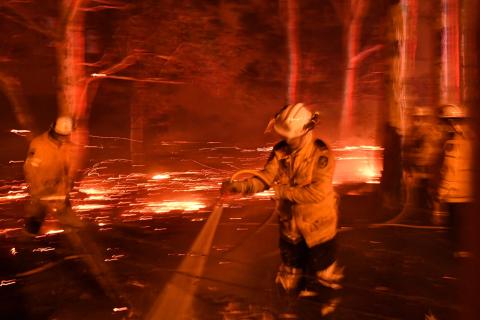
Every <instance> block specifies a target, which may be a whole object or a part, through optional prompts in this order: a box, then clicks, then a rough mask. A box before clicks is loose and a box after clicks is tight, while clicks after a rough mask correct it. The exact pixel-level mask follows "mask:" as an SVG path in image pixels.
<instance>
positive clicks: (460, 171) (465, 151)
mask: <svg viewBox="0 0 480 320" xmlns="http://www.w3.org/2000/svg"><path fill="white" fill-rule="evenodd" d="M472 170H473V139H472V138H471V137H468V135H465V134H460V133H455V134H454V136H453V138H452V139H449V140H447V142H446V143H445V145H444V159H443V165H442V170H441V182H440V186H439V190H438V197H439V199H440V200H441V201H443V202H471V201H472V200H473V194H472V193H473V191H472Z"/></svg>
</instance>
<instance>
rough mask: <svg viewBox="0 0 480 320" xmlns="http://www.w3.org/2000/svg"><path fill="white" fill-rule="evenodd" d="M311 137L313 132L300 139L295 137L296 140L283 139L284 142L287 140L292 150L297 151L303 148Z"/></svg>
mask: <svg viewBox="0 0 480 320" xmlns="http://www.w3.org/2000/svg"><path fill="white" fill-rule="evenodd" d="M310 137H311V132H308V133H307V134H304V135H302V136H300V137H295V138H287V137H282V139H283V140H285V141H286V142H287V144H288V146H289V148H290V149H291V150H297V149H298V148H301V147H303V145H304V144H305V142H307V140H308V139H309V138H310Z"/></svg>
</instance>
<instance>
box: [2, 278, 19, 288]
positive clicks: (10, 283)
mask: <svg viewBox="0 0 480 320" xmlns="http://www.w3.org/2000/svg"><path fill="white" fill-rule="evenodd" d="M15 283H17V281H16V280H14V279H12V280H2V281H1V282H0V287H6V286H10V285H12V284H15Z"/></svg>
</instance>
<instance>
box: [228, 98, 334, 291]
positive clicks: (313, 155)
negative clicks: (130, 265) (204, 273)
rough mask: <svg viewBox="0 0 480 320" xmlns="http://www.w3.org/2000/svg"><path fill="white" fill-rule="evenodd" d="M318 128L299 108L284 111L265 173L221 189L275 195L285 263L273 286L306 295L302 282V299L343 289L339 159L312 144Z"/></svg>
mask: <svg viewBox="0 0 480 320" xmlns="http://www.w3.org/2000/svg"><path fill="white" fill-rule="evenodd" d="M317 123H318V113H315V114H312V113H311V111H310V110H308V109H307V108H306V107H305V106H304V105H303V104H301V103H297V104H292V105H288V106H286V107H284V108H283V109H281V110H280V111H279V112H278V113H277V114H276V116H275V117H274V118H273V119H272V120H271V121H270V123H269V125H268V127H267V131H270V130H271V129H273V130H274V131H275V132H276V133H277V134H278V135H279V136H280V137H281V139H282V140H281V141H280V142H279V143H277V144H276V145H275V146H274V148H273V151H272V153H271V154H270V157H269V158H268V160H267V163H266V164H265V167H264V168H263V170H260V171H259V172H258V174H256V175H255V176H254V177H252V178H249V179H245V180H242V181H233V182H232V181H225V182H224V183H223V184H222V189H221V192H222V193H243V194H253V193H256V192H261V191H264V190H266V189H269V188H273V189H274V190H275V198H276V209H275V210H276V213H277V214H278V219H279V225H280V240H279V246H280V254H281V260H282V264H281V265H280V267H279V270H278V273H277V277H276V280H275V281H276V283H277V284H279V285H281V286H282V287H283V288H284V289H285V290H286V291H287V292H293V291H295V290H297V289H302V281H304V285H305V286H304V287H303V289H304V290H302V291H301V292H300V296H310V295H316V294H317V292H318V289H321V288H322V287H327V288H332V289H339V288H340V287H341V286H340V280H341V279H342V278H343V269H342V268H340V267H339V266H338V264H337V262H336V233H337V194H336V192H335V191H334V189H333V184H332V176H333V171H334V167H335V164H334V162H335V159H334V156H333V154H332V152H331V150H330V148H329V147H328V146H327V145H326V144H325V143H324V142H323V141H322V140H320V139H314V137H313V132H312V129H313V128H314V127H315V126H316V125H317ZM305 275H313V276H312V277H308V276H307V277H304V276H305ZM306 280H310V281H306Z"/></svg>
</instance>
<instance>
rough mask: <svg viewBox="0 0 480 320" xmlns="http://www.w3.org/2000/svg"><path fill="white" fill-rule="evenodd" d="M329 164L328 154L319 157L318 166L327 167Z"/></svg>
mask: <svg viewBox="0 0 480 320" xmlns="http://www.w3.org/2000/svg"><path fill="white" fill-rule="evenodd" d="M327 165H328V157H326V156H321V157H320V158H318V167H319V168H325V167H326V166H327Z"/></svg>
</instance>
